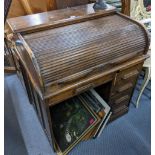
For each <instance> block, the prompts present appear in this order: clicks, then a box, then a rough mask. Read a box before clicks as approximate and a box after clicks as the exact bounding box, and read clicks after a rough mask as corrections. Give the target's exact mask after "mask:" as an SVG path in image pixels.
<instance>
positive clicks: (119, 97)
mask: <svg viewBox="0 0 155 155" xmlns="http://www.w3.org/2000/svg"><path fill="white" fill-rule="evenodd" d="M132 90H133V88H130V89H128V90H125V91H123V92H121V93H115V94H114V95H113V96H111V97H110V101H109V104H110V105H111V106H112V107H113V106H119V105H122V104H126V102H129V100H130V98H131V95H132Z"/></svg>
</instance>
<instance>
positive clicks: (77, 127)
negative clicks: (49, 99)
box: [50, 96, 100, 155]
mask: <svg viewBox="0 0 155 155" xmlns="http://www.w3.org/2000/svg"><path fill="white" fill-rule="evenodd" d="M50 113H51V119H52V128H53V136H54V139H55V143H56V146H57V148H58V150H57V153H58V154H63V155H65V154H67V153H68V152H69V151H70V150H71V149H72V148H73V147H74V146H75V145H76V144H78V143H79V142H80V141H81V140H82V139H83V138H84V137H85V135H86V134H88V133H89V131H91V129H92V128H93V127H94V126H96V125H97V124H98V123H99V121H100V117H99V116H98V115H97V114H96V113H95V112H94V111H93V110H91V109H90V108H89V107H88V106H87V104H85V102H84V101H83V100H82V99H81V97H80V96H76V97H73V98H71V99H69V100H67V101H64V102H62V103H60V104H58V105H55V106H53V107H52V108H51V109H50Z"/></svg>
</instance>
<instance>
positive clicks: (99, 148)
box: [4, 75, 151, 155]
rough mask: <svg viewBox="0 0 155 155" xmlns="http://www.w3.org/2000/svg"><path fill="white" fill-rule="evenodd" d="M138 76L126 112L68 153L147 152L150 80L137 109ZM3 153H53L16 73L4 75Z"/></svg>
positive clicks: (132, 154)
mask: <svg viewBox="0 0 155 155" xmlns="http://www.w3.org/2000/svg"><path fill="white" fill-rule="evenodd" d="M141 81H142V79H141V78H139V80H138V82H137V87H136V89H135V91H134V94H133V98H132V101H131V104H130V110H129V112H128V113H127V114H126V115H124V116H122V117H120V118H119V119H117V120H115V121H113V122H112V123H110V124H108V126H107V127H106V128H105V130H104V131H103V133H102V135H101V137H100V138H98V139H95V140H94V139H92V140H89V141H85V142H81V143H80V144H78V145H77V146H76V147H75V148H74V149H73V150H72V151H71V152H70V153H69V154H70V155H150V154H151V131H150V130H151V116H150V115H151V104H150V85H151V84H150V83H149V84H148V86H147V88H146V89H145V92H144V94H143V96H142V98H141V101H140V102H141V103H140V106H139V108H138V109H136V108H135V107H134V105H133V104H132V103H133V102H135V99H136V96H137V92H138V87H139V84H140V83H141ZM4 110H5V118H4V119H5V124H4V127H5V135H4V137H5V155H54V154H55V153H54V152H53V150H52V147H51V146H50V144H49V142H48V140H47V138H46V136H45V134H44V132H43V130H42V128H41V126H40V123H39V121H38V118H37V116H36V114H35V111H34V109H33V107H32V106H31V105H30V104H29V101H28V98H27V95H26V93H25V90H24V89H23V86H22V85H21V82H20V81H19V79H18V78H17V76H16V75H6V76H5V109H4Z"/></svg>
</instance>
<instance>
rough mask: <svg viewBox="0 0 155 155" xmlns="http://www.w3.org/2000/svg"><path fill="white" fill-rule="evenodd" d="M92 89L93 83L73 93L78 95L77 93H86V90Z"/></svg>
mask: <svg viewBox="0 0 155 155" xmlns="http://www.w3.org/2000/svg"><path fill="white" fill-rule="evenodd" d="M93 87H94V84H93V83H90V84H88V85H85V86H83V87H80V88H77V89H76V92H75V93H76V94H79V93H81V92H84V91H86V90H88V89H91V88H93Z"/></svg>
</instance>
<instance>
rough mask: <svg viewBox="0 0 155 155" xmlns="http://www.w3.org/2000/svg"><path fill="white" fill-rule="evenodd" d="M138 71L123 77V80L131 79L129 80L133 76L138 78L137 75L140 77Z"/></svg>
mask: <svg viewBox="0 0 155 155" xmlns="http://www.w3.org/2000/svg"><path fill="white" fill-rule="evenodd" d="M138 73H139V72H138V70H133V71H132V72H130V73H128V74H125V75H124V76H123V77H122V79H123V80H126V79H129V78H131V77H133V76H136V75H138Z"/></svg>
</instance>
